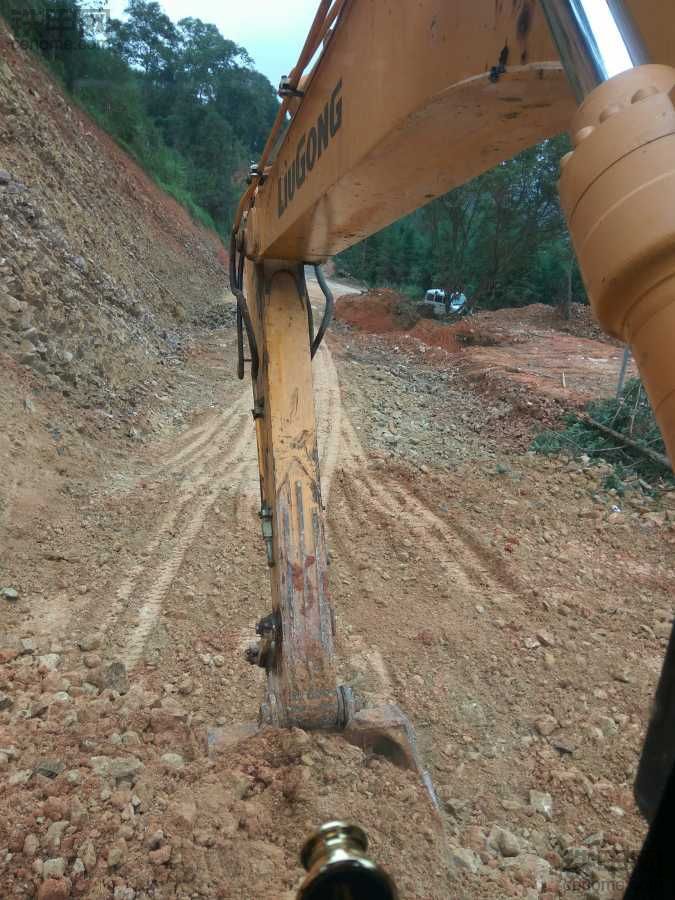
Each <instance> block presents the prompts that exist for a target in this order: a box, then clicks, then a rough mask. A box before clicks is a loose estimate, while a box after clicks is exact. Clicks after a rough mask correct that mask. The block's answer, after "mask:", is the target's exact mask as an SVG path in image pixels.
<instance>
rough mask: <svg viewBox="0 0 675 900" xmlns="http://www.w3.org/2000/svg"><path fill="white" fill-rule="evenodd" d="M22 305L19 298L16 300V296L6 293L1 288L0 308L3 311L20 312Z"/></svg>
mask: <svg viewBox="0 0 675 900" xmlns="http://www.w3.org/2000/svg"><path fill="white" fill-rule="evenodd" d="M22 308H23V306H22V303H21V301H20V300H17V299H16V297H12V296H11V294H6V293H5V292H4V291H3V290H0V309H4V310H5V312H8V313H13V314H14V313H20V312H21V310H22Z"/></svg>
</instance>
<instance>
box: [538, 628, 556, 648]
mask: <svg viewBox="0 0 675 900" xmlns="http://www.w3.org/2000/svg"><path fill="white" fill-rule="evenodd" d="M537 640H538V641H539V643H540V644H541V645H542V646H543V647H553V646H554V644H555V641H554V640H553V637H552V635H551V634H550V633H549V632H548V631H538V632H537Z"/></svg>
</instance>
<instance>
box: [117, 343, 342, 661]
mask: <svg viewBox="0 0 675 900" xmlns="http://www.w3.org/2000/svg"><path fill="white" fill-rule="evenodd" d="M318 362H319V365H317V367H316V368H315V380H316V394H315V396H316V407H317V432H318V443H319V453H320V458H321V463H322V465H321V468H322V497H323V498H324V503H325V502H326V501H327V498H328V496H329V495H330V490H331V484H332V479H333V474H334V471H335V464H336V460H337V457H338V452H339V442H340V436H341V432H340V422H341V414H342V403H341V396H340V387H339V381H338V375H337V370H336V368H335V364H334V362H333V358H332V355H331V353H330V350H329V349H328V348H327V347H326V346H325V345H324V346H323V347H322V348H321V353H320V354H319V356H318ZM247 399H248V394H244V395H243V396H242V398H240V400H239V401H237V402H236V403H235V404H233V406H232V407H230V409H229V410H227V411H226V412H225V413H224V414H221V415H220V416H219V420H218V421H217V422H216V423H214V424H213V425H202V426H200V428H199V429H198V431H197V433H196V434H194V433H193V435H192V436H191V437H192V439H191V440H190V441H189V442H188V443H187V444H186V445H185V446H184V447H182V448H181V449H180V450H179V451H178V452H177V453H175V454H174V455H173V457H171V458H170V459H169V460H168V461H167V463H166V466H167V467H169V468H171V467H175V466H176V465H181V466H186V465H187V466H188V470H187V472H186V473H184V477H185V475H188V476H189V477H190V478H191V479H192V481H191V483H189V484H188V485H187V486H186V487H185V488H183V490H182V492H181V497H180V500H179V501H178V503H175V504H174V505H173V506H172V509H171V510H170V511H169V513H168V514H167V516H166V517H165V518H164V519H163V520H162V522H161V524H160V527H159V528H158V529H157V531H156V533H155V534H154V536H153V537H152V538H151V540H150V541H149V543H148V544H147V545H146V547H145V549H144V555H145V556H146V557H148V556H152V555H153V554H156V553H157V551H158V549H159V548H160V546H161V544H162V541H163V540H164V538H165V537H166V535H167V534H168V533H169V532H170V531H171V530H172V529H173V528H176V527H177V521H178V518H179V516H180V514H181V512H182V511H183V509H184V508H185V506H186V504H187V503H189V502H190V501H191V500H193V499H194V498H195V497H196V496H198V495H199V494H200V492H202V491H203V490H204V489H205V488H206V486H207V485H208V484H209V482H211V481H212V476H211V474H209V473H207V472H206V471H205V470H206V468H207V467H208V466H209V464H210V463H215V462H219V467H220V468H222V467H223V466H225V465H228V466H232V463H233V462H236V468H235V469H234V470H232V469H231V468H230V471H229V472H228V473H227V474H225V475H223V476H222V477H221V478H217V479H216V481H215V482H214V483H212V484H211V488H210V490H209V491H208V493H207V494H206V496H205V497H204V498H203V499H202V500H201V501H200V502H199V503H198V504H197V507H196V509H195V510H194V511H193V512H192V513H191V517H190V518H189V520H188V521H187V523H185V524H183V525H182V526H181V527H180V529H177V530H180V532H181V534H180V538H179V539H178V540H177V541H176V543H175V544H174V546H173V548H172V551H171V553H170V555H169V557H168V559H166V560H164V561H162V562H160V563H159V564H156V563H155V564H154V571H153V573H152V577H149V576H148V573H149V571H150V569H151V568H152V567H153V563H147V562H143V563H139V564H137V565H136V566H135V567H134V568H133V569H132V570H131V572H130V573H129V575H128V576H127V578H126V579H125V580H124V582H123V583H122V584H121V585H120V587H119V589H118V591H117V596H116V602H115V605H114V608H113V610H111V614H110V615H109V617H108V620H107V621H106V623H105V625H104V630H105V631H109V630H110V628H111V622H114V621H115V620H116V619H119V616H120V613H121V612H125V611H126V612H127V613H128V614H130V615H132V616H133V617H134V618H135V625H133V626H132V630H131V632H130V634H129V635H128V637H127V639H126V641H125V649H124V652H123V654H122V660H123V662H124V663H125V664H126V666H127V668H128V669H132V668H133V667H134V666H135V665H137V663H138V662H139V661H140V659H141V657H142V655H143V651H144V649H145V646H146V643H147V640H148V637H149V635H150V633H151V632H152V629H153V628H154V626H155V624H156V622H157V620H158V618H159V615H160V613H161V609H162V602H163V599H164V597H165V596H166V594H167V592H168V590H169V588H170V586H171V584H172V583H173V581H174V579H175V578H176V575H177V574H178V572H179V570H180V568H181V566H182V564H183V561H184V559H185V556H186V554H187V552H188V550H189V548H190V547H191V546H192V544H193V542H194V540H195V539H196V537H197V536H198V534H199V533H200V531H201V529H202V527H203V525H204V521H205V518H206V515H207V513H208V512H209V510H210V509H211V507H212V506H213V505H214V503H215V502H216V500H217V499H218V497H219V496H220V494H221V492H222V491H223V489H224V488H225V487H229V488H230V490H231V491H233V492H235V496H234V519H235V523H236V527H237V529H238V530H240V529H246V531H250V532H252V533H254V532H255V531H256V529H255V523H256V517H255V514H256V509H257V506H258V503H259V483H258V466H257V455H256V450H255V435H254V431H253V429H252V428H251V429H250V434H249V433H248V431H246V430H241V429H240V426H241V425H243V423H244V421H246V419H247V414H246V413H244V412H242V413H241V414H240V415H237V413H238V409H239V407H241V408H242V410H243V409H244V407H245V406H246V402H247ZM238 426H239V427H238ZM231 427H233V428H234V429H236V430H237V431H240V430H241V434H240V437H239V439H238V440H237V441H236V442H235V444H234V445H233V446H232V447H231V448H230V450H229V452H228V453H226V455H225V457H223V458H220V459H219V458H218V449H215V450H214V449H213V445H214V442H215V441H217V440H218V436H225V432H226V431H227V430H228V428H231ZM234 458H236V460H235V459H234ZM202 473H203V474H202ZM263 549H264V548H263V547H262V543H261V545H260V552H261V553H262V552H263ZM146 576H148V581H149V583H150V585H151V586H150V587H149V588H148V589H147V590H146V591H144V592H143V593H139V594H138V596H137V598H136V599H134V594H135V593H136V590H137V584H138V582H139V581H141V580H145V579H146ZM251 634H252V631H251V630H249V629H248V627H247V628H246V640H249V639H250V636H251ZM242 642H243V635H242Z"/></svg>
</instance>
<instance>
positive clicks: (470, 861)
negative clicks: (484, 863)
mask: <svg viewBox="0 0 675 900" xmlns="http://www.w3.org/2000/svg"><path fill="white" fill-rule="evenodd" d="M449 860H450V865H451V866H454V867H455V868H456V869H463V870H465V871H468V872H472V873H475V872H477V871H478V869H479V868H480V865H481V861H480V857H479V856H478V854H477V853H474V852H473V850H468V849H467V848H466V847H450V848H449Z"/></svg>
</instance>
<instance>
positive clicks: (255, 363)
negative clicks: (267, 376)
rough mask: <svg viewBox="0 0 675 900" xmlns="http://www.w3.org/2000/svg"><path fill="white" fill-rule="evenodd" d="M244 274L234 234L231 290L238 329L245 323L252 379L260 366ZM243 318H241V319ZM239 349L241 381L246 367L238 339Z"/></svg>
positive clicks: (231, 243)
mask: <svg viewBox="0 0 675 900" xmlns="http://www.w3.org/2000/svg"><path fill="white" fill-rule="evenodd" d="M243 272H244V257H243V255H242V256H241V258H240V260H239V265H237V243H236V238H235V235H234V233H233V234H232V237H231V239H230V290H231V291H232V293H233V294H234V296H235V298H236V300H237V310H238V315H237V327H238V329H239V330H240V329H241V323H242V322H243V324H244V327H245V329H246V336H247V338H248V346H249V350H250V352H251V377H252V378H254V379H255V378H257V377H258V369H259V366H260V361H259V356H258V345H257V343H256V339H255V332H254V331H253V323H252V321H251V315H250V313H249V311H248V306H247V305H246V298H245V297H244V293H243V291H242V284H243ZM240 317H241V318H240ZM237 344H238V349H239V364H238V367H237V375H238V376H239V378H240V379H242V378H243V377H244V366H243V351H244V348H243V341H242V340H241V339H240V338H239V337H238V340H237Z"/></svg>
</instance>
